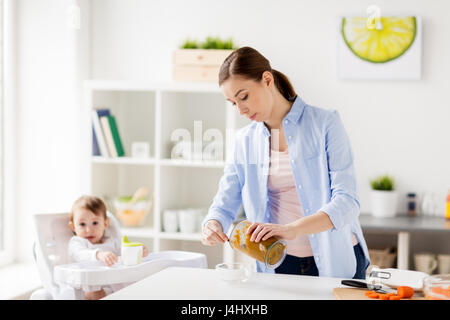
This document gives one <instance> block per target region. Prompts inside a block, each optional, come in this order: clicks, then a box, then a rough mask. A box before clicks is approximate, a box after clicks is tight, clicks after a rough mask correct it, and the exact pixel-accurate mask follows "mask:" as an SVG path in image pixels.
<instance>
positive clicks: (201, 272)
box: [104, 267, 345, 300]
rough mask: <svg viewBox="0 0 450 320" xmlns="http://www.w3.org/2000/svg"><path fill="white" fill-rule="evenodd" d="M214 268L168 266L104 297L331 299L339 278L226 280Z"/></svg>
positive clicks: (256, 276) (275, 276) (281, 276)
mask: <svg viewBox="0 0 450 320" xmlns="http://www.w3.org/2000/svg"><path fill="white" fill-rule="evenodd" d="M215 271H216V270H214V269H200V268H182V267H169V268H166V269H164V270H162V271H160V272H158V273H155V274H153V275H151V276H149V277H147V278H145V279H143V280H141V281H139V282H136V283H134V284H132V285H130V286H128V287H126V288H123V289H122V290H119V291H117V292H115V293H113V294H111V295H109V296H107V297H105V298H104V299H105V300H131V299H132V300H153V299H162V300H227V299H228V300H292V299H296V300H330V299H333V300H335V299H336V298H335V296H334V295H333V288H337V287H345V286H343V285H341V280H342V279H341V278H326V277H311V276H297V275H286V274H268V273H254V274H253V276H252V278H251V279H250V280H248V281H247V282H244V283H240V284H230V283H227V282H224V281H222V280H220V279H219V278H218V277H217V273H216V272H215Z"/></svg>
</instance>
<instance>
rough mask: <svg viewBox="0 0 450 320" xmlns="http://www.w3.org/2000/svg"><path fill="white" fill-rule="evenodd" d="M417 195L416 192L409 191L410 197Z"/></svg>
mask: <svg viewBox="0 0 450 320" xmlns="http://www.w3.org/2000/svg"><path fill="white" fill-rule="evenodd" d="M415 196H416V194H415V193H414V192H410V193H408V197H415Z"/></svg>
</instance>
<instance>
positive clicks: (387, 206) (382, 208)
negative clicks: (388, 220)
mask: <svg viewBox="0 0 450 320" xmlns="http://www.w3.org/2000/svg"><path fill="white" fill-rule="evenodd" d="M370 185H371V187H372V191H371V197H370V198H371V207H372V215H373V216H374V217H393V216H395V214H396V213H397V192H396V191H395V186H394V179H393V178H392V177H390V176H388V175H383V176H379V177H377V178H375V179H372V180H371V181H370Z"/></svg>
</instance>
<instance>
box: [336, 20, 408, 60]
mask: <svg viewBox="0 0 450 320" xmlns="http://www.w3.org/2000/svg"><path fill="white" fill-rule="evenodd" d="M342 36H343V37H344V41H345V43H346V44H347V46H348V47H349V48H350V50H351V51H352V52H353V53H354V54H355V55H356V56H357V57H359V58H361V59H363V60H366V61H369V62H373V63H383V62H387V61H390V60H393V59H396V58H398V57H400V56H401V55H402V54H403V53H405V52H406V50H408V48H409V47H410V46H411V44H412V43H413V42H414V39H415V37H416V18H415V17H380V18H379V20H377V21H375V20H372V21H370V20H369V21H368V18H367V17H350V18H343V19H342Z"/></svg>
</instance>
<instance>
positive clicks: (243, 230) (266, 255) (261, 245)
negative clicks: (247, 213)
mask: <svg viewBox="0 0 450 320" xmlns="http://www.w3.org/2000/svg"><path fill="white" fill-rule="evenodd" d="M251 225H252V223H251V222H250V221H247V220H244V221H241V222H239V223H238V224H236V225H235V226H234V228H233V230H232V231H231V234H230V238H229V239H230V246H231V247H232V248H233V249H235V250H238V251H240V252H242V253H244V254H246V255H248V256H250V257H252V258H254V259H256V260H258V261H260V262H262V263H264V264H265V265H266V267H267V268H269V269H274V268H276V267H278V266H279V265H280V264H281V263H282V262H283V261H284V258H285V257H286V242H285V241H284V240H282V239H279V238H277V237H271V238H269V239H266V240H261V241H259V242H254V241H250V237H251V234H247V230H248V229H249V228H250V226H251Z"/></svg>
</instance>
